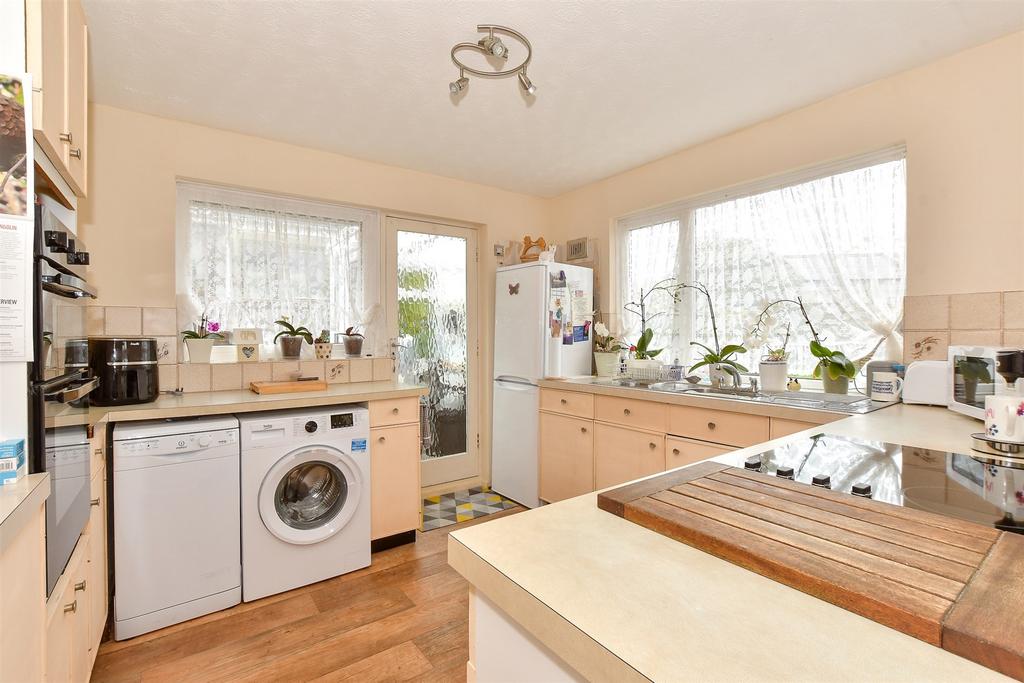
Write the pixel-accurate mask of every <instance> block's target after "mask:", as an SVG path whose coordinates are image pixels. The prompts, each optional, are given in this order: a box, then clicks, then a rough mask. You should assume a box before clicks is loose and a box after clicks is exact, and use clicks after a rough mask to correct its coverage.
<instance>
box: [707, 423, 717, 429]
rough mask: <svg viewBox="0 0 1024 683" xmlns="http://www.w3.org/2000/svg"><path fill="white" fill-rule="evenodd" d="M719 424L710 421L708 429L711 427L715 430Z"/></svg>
mask: <svg viewBox="0 0 1024 683" xmlns="http://www.w3.org/2000/svg"><path fill="white" fill-rule="evenodd" d="M717 426H718V425H716V424H715V423H714V422H708V429H710V430H711V431H715V427H717Z"/></svg>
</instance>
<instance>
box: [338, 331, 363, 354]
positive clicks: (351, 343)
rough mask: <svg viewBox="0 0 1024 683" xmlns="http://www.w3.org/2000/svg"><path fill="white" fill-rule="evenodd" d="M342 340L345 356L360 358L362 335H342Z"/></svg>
mask: <svg viewBox="0 0 1024 683" xmlns="http://www.w3.org/2000/svg"><path fill="white" fill-rule="evenodd" d="M342 339H344V340H345V355H346V356H361V355H363V335H361V334H343V335H342Z"/></svg>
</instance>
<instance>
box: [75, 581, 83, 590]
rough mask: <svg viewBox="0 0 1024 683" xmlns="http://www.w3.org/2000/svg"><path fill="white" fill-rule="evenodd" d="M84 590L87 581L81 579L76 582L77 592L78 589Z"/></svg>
mask: <svg viewBox="0 0 1024 683" xmlns="http://www.w3.org/2000/svg"><path fill="white" fill-rule="evenodd" d="M84 590H85V581H84V580H83V581H79V582H78V583H76V584H75V592H76V593H77V592H78V591H84Z"/></svg>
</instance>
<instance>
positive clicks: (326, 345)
mask: <svg viewBox="0 0 1024 683" xmlns="http://www.w3.org/2000/svg"><path fill="white" fill-rule="evenodd" d="M333 348H334V344H332V343H331V342H317V343H315V344H313V351H315V352H316V357H317V360H327V359H328V358H330V357H331V350H332V349H333Z"/></svg>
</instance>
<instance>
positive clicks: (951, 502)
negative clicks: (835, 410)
mask: <svg viewBox="0 0 1024 683" xmlns="http://www.w3.org/2000/svg"><path fill="white" fill-rule="evenodd" d="M987 457H988V456H985V455H983V454H980V453H975V454H973V455H972V454H963V453H948V452H945V451H933V450H928V449H926V448H915V447H912V446H901V445H899V444H893V443H886V442H884V441H869V440H864V439H857V438H853V437H848V436H836V435H832V434H817V435H815V436H812V437H809V438H806V439H801V440H799V441H794V442H792V443H788V444H785V445H783V446H779V447H777V448H773V449H771V450H769V451H765V452H763V453H760V454H758V455H754V456H747V457H743V456H734V457H732V458H730V456H728V455H725V456H722V457H719V458H716V460H717V461H719V462H724V463H727V464H729V465H732V466H733V467H742V468H745V469H747V470H751V471H759V472H762V473H765V474H768V475H770V476H775V477H780V478H783V479H791V480H793V481H795V482H798V483H802V484H806V485H808V486H819V487H822V488H830V489H833V490H836V491H840V492H842V493H847V494H850V495H855V496H861V497H864V498H872V499H874V500H879V501H883V502H886V503H891V504H893V505H901V506H904V507H908V508H915V509H918V510H926V511H928V512H933V513H936V514H940V515H945V516H947V517H956V518H959V519H964V520H968V521H972V522H976V523H979V524H985V525H991V526H994V527H996V528H998V529H1003V530H1006V531H1013V532H1016V533H1024V462H1022V463H1020V464H1019V465H1016V464H1014V463H1007V462H1006V461H1005V460H1004V461H996V460H986V458H987Z"/></svg>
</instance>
